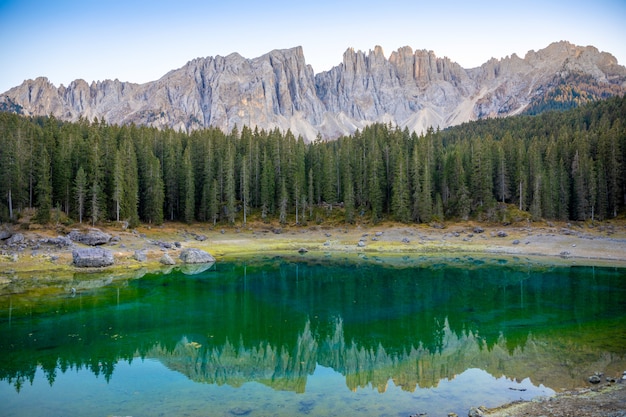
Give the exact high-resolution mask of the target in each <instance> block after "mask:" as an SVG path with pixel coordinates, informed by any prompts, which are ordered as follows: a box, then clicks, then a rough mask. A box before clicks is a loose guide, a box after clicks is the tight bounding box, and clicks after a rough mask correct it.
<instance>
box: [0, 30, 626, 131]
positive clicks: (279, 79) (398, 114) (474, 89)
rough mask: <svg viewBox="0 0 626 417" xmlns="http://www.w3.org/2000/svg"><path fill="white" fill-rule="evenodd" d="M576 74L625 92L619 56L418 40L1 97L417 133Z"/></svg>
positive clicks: (66, 114)
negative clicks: (466, 50)
mask: <svg viewBox="0 0 626 417" xmlns="http://www.w3.org/2000/svg"><path fill="white" fill-rule="evenodd" d="M568 74H584V75H589V76H591V77H592V78H593V79H594V80H595V81H596V82H598V83H600V84H611V85H613V86H617V87H618V89H619V88H621V89H622V90H623V91H624V92H626V68H625V67H623V66H621V65H618V64H617V60H616V59H615V57H613V56H612V55H610V54H608V53H605V52H599V51H598V50H597V49H596V48H594V47H591V46H587V47H582V46H576V45H572V44H570V43H568V42H558V43H553V44H551V45H549V46H548V47H546V48H545V49H542V50H539V51H537V52H535V51H530V52H528V53H527V54H526V56H525V57H524V58H520V57H518V56H517V55H515V54H513V55H512V56H510V57H506V58H503V59H499V60H498V59H491V60H490V61H488V62H486V63H485V64H483V65H481V66H480V67H478V68H473V69H464V68H462V67H461V66H460V65H458V64H457V63H455V62H453V61H451V60H450V59H448V58H438V57H437V56H436V55H435V54H434V52H432V51H426V50H417V51H413V50H412V49H411V48H410V47H403V48H400V49H398V50H397V51H394V52H392V53H391V55H390V56H389V58H386V57H385V55H384V54H383V50H382V48H380V47H375V48H374V50H373V51H369V52H368V53H365V52H362V51H354V50H353V49H348V50H347V51H346V52H345V53H344V55H343V61H342V63H341V64H339V65H338V66H336V67H334V68H332V69H330V70H329V71H324V72H320V73H318V74H314V73H313V69H312V68H311V67H310V66H309V65H307V64H306V62H305V59H304V53H303V50H302V48H301V47H295V48H291V49H285V50H274V51H271V52H269V53H267V54H265V55H263V56H260V57H258V58H254V59H246V58H243V57H242V56H241V55H239V54H236V53H233V54H230V55H228V56H226V57H221V56H216V57H208V58H198V59H194V60H192V61H190V62H188V63H187V64H186V65H185V66H183V67H182V68H179V69H176V70H173V71H170V72H169V73H167V74H166V75H164V76H163V77H162V78H161V79H159V80H156V81H152V82H149V83H145V84H132V83H124V82H120V81H118V80H115V81H111V80H106V81H102V82H93V83H91V84H88V83H87V82H86V81H84V80H76V81H73V82H72V83H70V84H69V85H68V86H67V87H65V86H60V87H58V88H57V87H55V86H54V85H52V84H51V83H50V82H49V81H48V80H47V79H46V78H43V77H41V78H37V79H35V80H27V81H25V82H24V83H23V84H21V85H20V86H17V87H15V88H12V89H11V90H9V91H7V92H6V93H4V94H2V95H0V104H2V103H4V104H10V105H11V106H10V107H16V106H21V112H22V113H23V114H24V115H27V116H41V115H50V114H51V115H53V116H55V117H57V118H59V119H61V120H69V121H76V120H78V118H79V117H83V118H84V119H86V120H93V118H95V117H97V118H98V119H102V120H104V121H106V122H108V123H111V124H129V123H135V124H139V125H148V126H154V127H158V128H164V127H170V128H173V129H175V130H178V129H182V130H186V131H191V130H194V129H200V128H205V127H218V128H220V129H222V130H224V131H228V132H230V131H231V130H232V129H233V127H234V126H239V127H242V126H244V125H247V126H252V127H254V126H257V127H259V128H260V129H265V130H273V129H276V128H277V129H279V130H281V131H285V132H286V131H287V130H290V131H291V132H292V133H293V134H294V135H301V136H302V137H304V138H305V139H308V140H314V139H315V138H316V136H317V135H318V134H320V135H321V136H323V137H325V138H331V139H332V138H336V137H338V136H340V135H344V134H351V133H353V132H354V131H355V130H356V129H362V128H363V127H365V126H367V125H369V124H371V123H373V122H383V123H392V124H393V125H397V126H399V127H400V128H405V127H406V128H408V129H409V130H411V131H417V132H418V133H421V132H422V131H424V130H425V129H427V128H429V127H433V128H436V127H440V128H445V127H448V126H451V125H455V124H460V123H463V122H467V121H470V120H475V119H480V118H484V117H494V116H508V115H514V114H518V113H519V112H521V111H523V110H524V109H525V108H526V107H527V106H528V105H529V103H531V101H532V100H533V98H534V97H536V96H538V95H540V94H542V92H543V91H546V90H547V89H549V88H550V86H551V85H552V84H553V83H554V82H555V80H558V79H565V78H566V77H567V76H568Z"/></svg>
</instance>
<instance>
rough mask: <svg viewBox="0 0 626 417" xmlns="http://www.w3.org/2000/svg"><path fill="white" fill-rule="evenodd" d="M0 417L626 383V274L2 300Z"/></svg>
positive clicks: (240, 270)
mask: <svg viewBox="0 0 626 417" xmlns="http://www.w3.org/2000/svg"><path fill="white" fill-rule="evenodd" d="M0 354H1V356H0V415H3V416H33V415H46V416H110V415H123V416H140V415H141V416H158V415H167V416H170V415H177V416H179V415H181V416H182V415H186V416H207V415H210V416H242V415H247V416H267V415H272V416H294V415H303V414H305V415H310V416H333V415H336V416H349V415H359V416H409V415H411V414H416V413H428V415H429V416H447V414H448V413H449V412H456V413H457V414H458V415H467V410H468V409H469V408H470V407H471V406H478V405H486V406H488V407H494V406H497V405H500V404H503V403H505V402H509V401H513V400H517V399H520V398H521V399H530V398H533V397H536V396H540V395H552V394H553V393H554V392H555V391H559V390H562V389H567V388H574V387H580V386H584V385H585V384H586V379H587V377H588V376H589V375H591V374H592V373H593V372H596V371H599V372H605V373H606V374H607V375H615V376H617V375H621V373H622V371H624V370H626V271H625V270H624V269H616V268H591V267H588V268H587V267H559V268H557V267H537V266H530V265H522V264H516V265H509V264H507V263H506V262H504V261H502V262H497V261H486V262H483V261H475V260H471V259H470V260H467V259H466V260H462V261H457V262H450V263H447V264H439V265H421V266H420V265H417V266H409V265H407V266H405V267H395V268H392V267H389V266H386V265H385V263H384V261H381V262H379V263H365V262H361V263H358V262H347V261H346V262H337V261H323V262H305V261H304V260H302V261H286V260H281V259H279V258H277V259H270V260H267V259H266V260H264V261H257V262H254V263H252V262H248V263H247V264H243V263H242V264H235V263H220V264H217V265H216V266H215V267H214V268H212V269H211V270H209V271H204V272H201V273H200V274H196V275H185V274H183V273H181V272H173V273H170V274H154V275H146V276H144V277H142V278H140V279H134V280H127V281H115V282H111V283H110V284H109V285H107V286H104V287H102V288H98V289H93V290H82V291H81V290H79V291H78V292H77V294H76V295H75V296H71V295H69V294H63V295H59V296H53V297H49V298H45V299H40V298H37V299H33V298H32V297H31V296H29V295H28V294H21V295H19V294H17V295H7V296H2V297H0Z"/></svg>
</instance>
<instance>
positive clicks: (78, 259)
mask: <svg viewBox="0 0 626 417" xmlns="http://www.w3.org/2000/svg"><path fill="white" fill-rule="evenodd" d="M72 258H73V260H74V265H75V266H77V267H79V268H101V267H104V266H110V265H113V263H114V259H113V252H111V251H110V250H108V249H104V248H79V249H74V250H73V251H72Z"/></svg>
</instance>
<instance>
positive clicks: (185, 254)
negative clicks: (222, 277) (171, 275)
mask: <svg viewBox="0 0 626 417" xmlns="http://www.w3.org/2000/svg"><path fill="white" fill-rule="evenodd" d="M180 260H181V261H183V262H184V263H186V264H204V263H212V262H215V258H214V257H213V256H212V255H211V254H210V253H208V252H206V251H203V250H201V249H195V248H188V249H183V251H182V252H181V253H180Z"/></svg>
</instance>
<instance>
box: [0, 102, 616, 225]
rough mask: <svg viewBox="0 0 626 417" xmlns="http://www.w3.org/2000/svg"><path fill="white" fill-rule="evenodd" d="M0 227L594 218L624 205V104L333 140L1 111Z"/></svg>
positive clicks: (377, 128) (376, 128)
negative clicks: (30, 220)
mask: <svg viewBox="0 0 626 417" xmlns="http://www.w3.org/2000/svg"><path fill="white" fill-rule="evenodd" d="M0 141H1V146H0V170H1V172H0V175H1V182H0V196H1V198H2V200H1V204H0V220H2V221H11V220H15V219H17V218H18V217H19V216H20V215H21V213H23V211H24V209H27V208H35V209H36V213H37V214H36V220H37V221H39V222H42V223H47V222H50V221H52V220H54V219H59V218H61V217H63V218H69V219H72V220H73V221H78V222H89V223H97V222H102V221H128V222H129V223H130V224H131V225H133V224H137V223H138V222H140V221H141V222H147V223H155V224H159V223H162V222H163V221H164V220H177V221H184V222H194V221H202V222H212V223H222V224H242V223H246V222H247V221H249V220H250V219H251V216H253V217H254V218H255V219H263V220H267V221H270V220H278V221H280V222H282V223H286V222H288V223H300V224H305V223H310V222H314V223H320V222H324V221H325V220H326V219H327V218H329V217H330V216H332V218H333V219H337V216H338V213H339V216H341V217H342V218H344V219H345V221H346V222H355V221H361V220H363V221H371V222H377V221H380V220H383V219H389V220H396V221H400V222H432V221H443V220H447V219H469V218H474V219H477V220H494V221H503V222H507V221H513V220H515V219H522V218H532V219H540V218H545V219H559V220H589V219H592V220H595V219H598V220H602V219H607V218H612V217H616V216H617V215H618V213H619V212H620V210H622V209H623V208H624V206H625V204H626V202H625V199H626V181H625V178H626V98H611V99H608V100H606V101H598V102H594V103H591V104H588V105H586V106H584V107H579V108H576V109H573V110H569V111H566V112H549V113H543V114H541V115H538V116H519V117H513V118H503V119H493V120H486V121H479V122H471V123H465V124H463V125H460V126H457V127H454V128H450V129H447V130H445V131H433V130H429V131H428V132H427V133H426V134H423V135H417V134H415V133H413V134H411V133H409V131H408V130H407V129H405V130H401V129H398V128H395V127H393V126H389V125H381V124H375V125H371V126H370V127H367V128H365V129H364V130H363V131H360V132H359V131H358V132H356V133H355V134H354V135H352V136H349V137H342V138H339V139H338V140H336V141H332V142H324V141H321V140H318V141H315V142H313V143H308V144H307V143H305V142H304V140H303V139H301V138H296V137H295V136H294V135H293V134H291V133H290V132H289V131H287V132H285V133H282V132H280V131H278V130H274V131H263V130H260V131H259V130H254V131H253V130H251V129H249V128H248V127H243V128H241V129H234V130H233V131H232V132H231V133H230V134H224V133H223V132H222V131H220V130H219V129H216V128H214V129H206V130H200V131H194V132H192V133H189V134H187V133H180V132H176V131H173V130H157V129H155V128H150V127H137V126H111V125H106V124H104V123H101V122H99V121H97V120H95V121H93V122H89V121H81V122H79V123H62V122H60V121H58V120H56V119H54V118H34V119H29V118H24V117H21V116H17V115H14V114H9V113H0Z"/></svg>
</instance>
